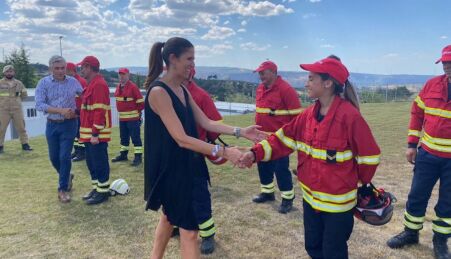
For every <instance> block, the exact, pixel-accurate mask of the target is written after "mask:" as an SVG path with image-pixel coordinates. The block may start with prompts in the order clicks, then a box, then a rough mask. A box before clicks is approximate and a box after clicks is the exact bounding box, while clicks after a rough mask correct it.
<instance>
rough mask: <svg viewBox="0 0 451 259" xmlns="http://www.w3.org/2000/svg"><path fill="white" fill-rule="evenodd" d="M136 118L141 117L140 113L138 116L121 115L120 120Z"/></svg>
mask: <svg viewBox="0 0 451 259" xmlns="http://www.w3.org/2000/svg"><path fill="white" fill-rule="evenodd" d="M136 117H139V114H138V113H137V114H126V115H124V114H119V118H120V119H129V118H136Z"/></svg>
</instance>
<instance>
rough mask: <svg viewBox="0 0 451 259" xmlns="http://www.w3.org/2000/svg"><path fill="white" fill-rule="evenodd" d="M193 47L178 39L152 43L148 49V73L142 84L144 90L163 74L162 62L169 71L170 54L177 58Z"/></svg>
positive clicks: (182, 39)
mask: <svg viewBox="0 0 451 259" xmlns="http://www.w3.org/2000/svg"><path fill="white" fill-rule="evenodd" d="M193 47H194V46H193V44H192V43H191V42H190V41H189V40H187V39H184V38H180V37H173V38H170V39H169V40H167V41H166V43H163V42H156V43H154V44H153V46H152V48H151V49H150V54H149V72H148V74H147V78H146V81H145V82H144V88H148V87H149V85H150V84H151V83H152V82H153V81H155V79H157V78H158V77H159V76H160V74H161V73H162V72H163V61H164V63H165V64H166V67H167V69H169V66H170V65H171V64H170V63H169V56H170V55H171V54H174V55H175V56H176V57H177V58H178V57H180V56H181V55H182V54H183V53H185V52H186V51H187V50H188V49H190V48H193ZM162 50H163V51H162Z"/></svg>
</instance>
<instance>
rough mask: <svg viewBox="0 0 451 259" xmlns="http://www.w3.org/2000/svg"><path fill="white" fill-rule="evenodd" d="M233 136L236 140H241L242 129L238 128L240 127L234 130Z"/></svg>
mask: <svg viewBox="0 0 451 259" xmlns="http://www.w3.org/2000/svg"><path fill="white" fill-rule="evenodd" d="M233 135H234V136H235V137H236V138H240V136H241V128H238V127H235V128H233Z"/></svg>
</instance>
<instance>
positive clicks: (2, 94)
mask: <svg viewBox="0 0 451 259" xmlns="http://www.w3.org/2000/svg"><path fill="white" fill-rule="evenodd" d="M0 96H2V97H9V93H0Z"/></svg>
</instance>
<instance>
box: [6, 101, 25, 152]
mask: <svg viewBox="0 0 451 259" xmlns="http://www.w3.org/2000/svg"><path fill="white" fill-rule="evenodd" d="M0 109H2V110H0V146H3V143H4V141H5V134H6V129H7V128H8V125H9V122H10V121H11V120H12V121H13V125H14V128H15V129H16V130H17V133H18V134H19V138H20V143H21V144H27V143H28V135H27V131H26V130H25V120H24V118H23V112H22V109H16V110H8V109H6V110H3V109H4V107H1V108H0Z"/></svg>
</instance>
